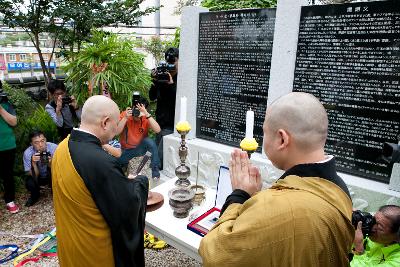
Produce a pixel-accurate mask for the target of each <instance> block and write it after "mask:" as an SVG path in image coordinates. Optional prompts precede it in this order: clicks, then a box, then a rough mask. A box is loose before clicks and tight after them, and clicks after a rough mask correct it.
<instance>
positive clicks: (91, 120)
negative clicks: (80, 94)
mask: <svg viewBox="0 0 400 267" xmlns="http://www.w3.org/2000/svg"><path fill="white" fill-rule="evenodd" d="M118 115H119V109H118V106H117V104H115V102H114V101H112V100H111V99H110V98H108V97H105V96H102V95H96V96H92V97H90V98H88V100H86V102H85V104H84V105H83V108H82V115H81V123H82V124H83V125H97V124H98V123H99V122H100V121H101V120H102V119H103V118H104V117H107V116H108V117H112V118H115V117H117V118H118Z"/></svg>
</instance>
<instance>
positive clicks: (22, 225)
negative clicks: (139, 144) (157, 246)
mask: <svg viewBox="0 0 400 267" xmlns="http://www.w3.org/2000/svg"><path fill="white" fill-rule="evenodd" d="M137 164H138V160H136V161H132V164H131V165H130V167H129V169H130V170H131V169H135V168H136V166H137ZM143 173H144V174H145V175H148V177H151V176H149V175H151V173H150V169H149V167H148V164H147V166H146V167H145V169H144V172H143ZM41 193H42V196H41V198H40V200H39V202H37V203H36V204H35V205H34V206H32V207H29V208H27V207H25V206H24V204H25V202H26V200H27V198H28V194H27V192H26V191H22V192H19V193H18V194H17V200H16V202H17V204H18V205H19V206H20V211H19V212H18V213H17V214H9V213H8V212H7V211H6V209H5V205H4V204H0V245H4V244H17V245H18V246H19V247H20V248H22V249H23V248H26V247H27V245H28V244H29V243H30V242H31V241H32V240H34V239H30V238H27V237H20V236H21V235H37V234H42V233H46V232H49V231H51V230H52V229H53V228H54V227H55V219H54V210H53V200H52V194H51V191H50V188H48V187H45V188H43V189H42V190H41ZM37 254H38V252H35V254H33V255H30V256H31V257H32V256H34V255H37ZM5 256H6V254H5V253H4V250H1V251H0V258H4V257H5ZM145 257H146V266H149V267H153V266H154V267H156V266H157V267H160V266H162V267H164V266H171V267H181V266H185V267H186V266H188V267H189V266H193V267H198V266H201V264H200V263H199V262H197V261H196V260H194V259H192V258H190V257H188V256H186V255H185V254H183V253H181V252H180V251H179V250H177V249H175V248H174V247H171V246H168V247H167V248H165V249H162V250H152V249H145ZM0 266H13V265H12V264H11V263H10V262H8V263H7V264H3V265H1V264H0ZM24 266H49V267H50V266H58V259H57V257H53V258H45V259H41V260H40V261H39V262H38V263H28V264H26V265H24Z"/></svg>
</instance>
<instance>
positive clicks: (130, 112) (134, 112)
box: [117, 92, 160, 179]
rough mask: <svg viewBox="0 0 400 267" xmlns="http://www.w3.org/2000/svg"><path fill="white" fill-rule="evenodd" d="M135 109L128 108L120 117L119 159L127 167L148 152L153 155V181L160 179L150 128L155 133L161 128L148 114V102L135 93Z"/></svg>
mask: <svg viewBox="0 0 400 267" xmlns="http://www.w3.org/2000/svg"><path fill="white" fill-rule="evenodd" d="M132 103H133V108H130V107H128V108H127V109H126V110H125V111H123V112H122V113H121V115H120V121H119V123H118V129H117V133H118V134H120V140H119V141H120V142H121V146H122V155H121V157H120V158H118V161H119V163H120V164H121V165H122V166H123V167H126V166H127V165H128V162H129V160H131V159H132V158H134V157H138V156H143V155H144V154H145V153H146V152H147V151H149V152H150V153H151V164H150V166H151V173H152V177H153V179H158V178H160V158H159V157H158V153H157V152H158V151H157V146H156V143H155V142H154V140H153V139H151V138H149V137H148V136H147V135H148V131H149V128H150V129H152V130H153V131H154V132H155V133H159V132H160V126H159V125H158V123H157V122H156V120H155V119H154V118H153V117H152V116H151V115H150V114H149V113H148V112H147V110H146V107H147V106H148V102H147V100H146V99H144V98H143V97H140V95H139V94H138V93H137V92H135V93H134V95H133V100H132Z"/></svg>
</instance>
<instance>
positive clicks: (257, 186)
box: [199, 92, 354, 267]
mask: <svg viewBox="0 0 400 267" xmlns="http://www.w3.org/2000/svg"><path fill="white" fill-rule="evenodd" d="M263 129H264V151H265V152H266V154H267V156H268V158H269V159H270V160H271V162H272V163H273V164H274V166H276V167H277V168H279V169H282V170H284V171H285V173H284V174H283V175H282V176H281V177H280V179H279V180H278V181H277V182H276V183H275V184H274V185H273V186H272V187H271V188H269V189H266V190H261V185H262V183H261V177H260V172H259V169H258V168H257V167H255V166H253V165H252V164H251V163H250V161H249V159H248V157H247V153H246V152H242V151H239V150H235V151H234V152H233V153H232V156H231V160H230V164H229V167H230V168H229V169H230V176H231V183H232V188H233V189H234V191H233V193H232V194H231V195H230V196H229V197H228V198H227V199H226V202H225V204H224V206H223V208H222V210H221V216H220V218H219V220H218V222H217V223H216V225H215V226H214V228H213V229H212V230H211V231H210V232H209V233H208V234H207V235H206V236H205V237H204V238H203V239H202V241H201V243H200V248H199V253H200V255H201V257H202V260H203V264H204V266H205V267H211V266H218V267H223V266H230V267H233V266H238V267H239V266H241V267H242V266H251V267H257V266H259V267H266V266H268V267H273V266H276V267H290V266H293V267H294V266H296V267H299V266H300V267H301V266H302V267H310V266H321V267H330V266H332V267H338V266H348V265H349V261H348V252H349V251H350V248H351V244H352V240H353V237H354V227H353V226H352V224H351V215H352V203H351V198H350V194H349V191H348V189H347V186H346V185H345V183H344V182H343V180H342V179H341V178H340V177H339V176H338V175H337V173H336V168H335V160H334V158H333V157H332V156H328V155H325V153H324V145H325V141H326V138H327V131H328V117H327V114H326V111H325V109H324V107H323V106H322V105H321V103H320V102H319V101H318V99H316V98H315V97H314V96H312V95H310V94H305V93H298V92H297V93H290V94H288V95H285V96H283V97H281V98H279V99H277V100H276V101H275V102H274V103H272V105H270V106H269V107H268V109H267V112H266V116H265V121H264V127H263Z"/></svg>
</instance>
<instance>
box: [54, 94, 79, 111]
mask: <svg viewBox="0 0 400 267" xmlns="http://www.w3.org/2000/svg"><path fill="white" fill-rule="evenodd" d="M56 104H57V109H60V110H61V109H62V108H63V107H65V106H67V105H71V106H73V107H74V108H75V109H77V107H78V104H77V102H76V99H75V97H74V96H68V95H60V96H59V97H58V98H57V103H56Z"/></svg>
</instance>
